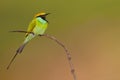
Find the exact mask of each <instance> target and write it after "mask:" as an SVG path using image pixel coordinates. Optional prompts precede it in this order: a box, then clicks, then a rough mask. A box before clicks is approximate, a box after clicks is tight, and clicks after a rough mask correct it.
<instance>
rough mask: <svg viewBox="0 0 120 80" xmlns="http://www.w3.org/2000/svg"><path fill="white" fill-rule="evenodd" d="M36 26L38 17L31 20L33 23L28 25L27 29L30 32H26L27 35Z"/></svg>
mask: <svg viewBox="0 0 120 80" xmlns="http://www.w3.org/2000/svg"><path fill="white" fill-rule="evenodd" d="M35 26H36V19H33V20H32V21H31V23H30V24H29V26H28V29H27V32H28V33H26V35H25V36H28V34H29V33H30V32H32V31H33V29H34V27H35Z"/></svg>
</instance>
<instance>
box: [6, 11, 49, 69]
mask: <svg viewBox="0 0 120 80" xmlns="http://www.w3.org/2000/svg"><path fill="white" fill-rule="evenodd" d="M49 14H50V13H45V12H40V13H37V14H36V15H35V16H34V17H33V20H32V21H31V22H30V23H29V26H28V29H27V31H26V34H25V39H24V41H23V43H22V45H21V46H20V47H19V48H18V49H17V50H16V54H15V55H14V56H13V58H12V59H11V61H10V63H9V65H8V66H7V69H9V67H10V66H11V64H12V62H13V61H14V59H15V58H16V56H17V54H20V53H22V51H23V49H24V47H25V46H26V44H27V43H28V42H29V41H30V40H32V39H33V38H34V37H36V36H38V35H43V34H44V33H45V31H46V29H47V27H48V23H49V22H48V20H47V19H46V16H47V15H49Z"/></svg>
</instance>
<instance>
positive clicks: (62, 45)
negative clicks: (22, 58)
mask: <svg viewBox="0 0 120 80" xmlns="http://www.w3.org/2000/svg"><path fill="white" fill-rule="evenodd" d="M10 32H20V33H30V34H34V33H33V32H27V31H21V30H16V31H10ZM39 36H40V37H42V36H44V37H47V38H49V39H51V40H53V41H55V42H56V43H57V44H59V45H60V46H61V47H62V48H63V49H64V50H65V53H66V56H67V59H68V62H69V65H70V69H71V73H72V75H73V79H74V80H77V79H76V74H75V69H74V66H73V63H72V60H71V59H72V58H71V55H70V52H69V51H68V49H67V48H66V47H65V45H64V44H63V43H62V42H60V41H59V40H58V39H57V38H55V37H54V36H51V35H48V34H43V35H39ZM16 56H17V54H16V55H15V56H14V57H16ZM12 61H13V60H11V62H12ZM11 62H10V64H9V65H8V67H7V69H9V67H10V65H11Z"/></svg>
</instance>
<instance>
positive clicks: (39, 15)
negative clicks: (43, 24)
mask: <svg viewBox="0 0 120 80" xmlns="http://www.w3.org/2000/svg"><path fill="white" fill-rule="evenodd" d="M48 14H50V13H45V12H40V13H37V14H36V15H35V16H34V18H36V17H41V18H45V17H46V16H47V15H48Z"/></svg>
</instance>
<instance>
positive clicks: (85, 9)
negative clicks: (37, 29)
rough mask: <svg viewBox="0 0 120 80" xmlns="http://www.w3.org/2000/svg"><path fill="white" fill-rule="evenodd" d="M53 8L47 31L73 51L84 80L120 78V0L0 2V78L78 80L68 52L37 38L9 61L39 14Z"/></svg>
mask: <svg viewBox="0 0 120 80" xmlns="http://www.w3.org/2000/svg"><path fill="white" fill-rule="evenodd" d="M42 11H44V12H49V13H51V15H49V16H47V19H48V21H49V27H48V29H47V31H46V33H47V34H51V35H54V36H56V37H57V38H58V39H59V40H60V41H62V42H63V43H64V44H65V45H66V46H67V47H68V49H69V51H70V52H71V55H72V60H73V63H74V67H75V69H76V74H77V78H78V80H120V58H119V57H120V0H26V1H25V0H10V1H9V0H2V1H0V36H1V38H0V80H73V78H72V75H71V73H70V68H69V65H68V61H67V59H66V55H65V54H64V53H65V52H64V50H63V49H62V48H61V47H60V46H59V45H57V44H56V43H55V42H53V41H51V40H49V39H47V38H44V37H41V38H39V37H36V38H35V39H33V40H32V41H31V42H30V43H29V44H28V45H27V46H26V47H25V49H24V51H23V52H22V54H21V55H18V56H17V58H16V60H15V62H14V63H13V64H12V66H11V68H10V69H9V70H6V67H7V65H8V63H9V62H10V60H11V58H12V57H13V55H14V54H15V51H16V49H17V48H18V47H19V46H20V45H21V43H22V41H23V40H24V34H21V33H10V32H9V31H11V30H26V29H27V26H28V24H29V22H30V21H31V20H32V18H33V16H34V14H36V13H38V12H42Z"/></svg>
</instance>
